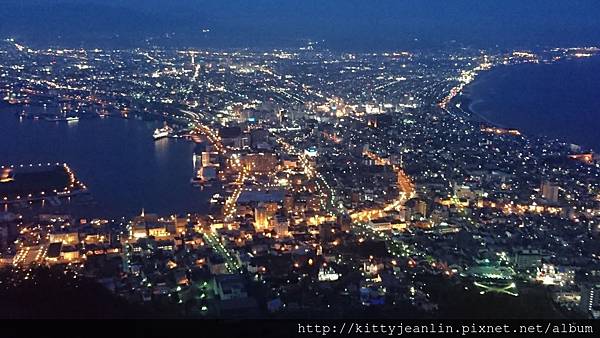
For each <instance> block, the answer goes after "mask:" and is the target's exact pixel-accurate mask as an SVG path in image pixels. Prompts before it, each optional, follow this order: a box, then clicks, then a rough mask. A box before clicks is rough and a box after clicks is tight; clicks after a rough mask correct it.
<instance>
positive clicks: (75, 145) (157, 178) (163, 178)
mask: <svg viewBox="0 0 600 338" xmlns="http://www.w3.org/2000/svg"><path fill="white" fill-rule="evenodd" d="M14 112H15V109H14V108H12V107H9V106H7V105H5V104H0V145H1V146H0V164H1V165H13V164H14V165H19V164H29V163H34V164H37V163H46V162H52V163H54V162H66V163H68V164H69V166H70V167H71V168H72V169H73V170H74V171H75V173H76V175H77V177H78V178H79V180H81V181H82V182H83V183H84V184H86V185H87V187H88V188H89V190H90V192H91V194H92V197H93V198H94V200H95V202H96V203H97V204H96V205H95V206H94V207H93V210H92V213H93V214H94V215H93V216H107V217H119V216H131V215H135V214H138V213H139V212H140V210H141V209H142V208H145V209H146V211H147V212H155V213H159V214H171V213H187V212H202V211H206V210H207V207H208V199H209V198H210V196H211V195H212V193H213V192H212V191H210V190H209V191H206V190H205V191H201V190H200V189H199V188H194V187H192V186H191V185H190V178H191V176H192V171H193V167H192V166H193V164H192V154H193V148H194V145H193V143H191V142H187V141H183V140H173V139H162V140H159V141H154V140H153V138H152V132H153V130H154V129H155V128H156V127H157V126H160V123H158V122H148V121H140V120H133V119H121V118H113V117H110V118H103V119H100V118H95V119H81V120H80V121H78V122H73V123H67V122H48V121H43V120H31V119H23V120H21V121H20V120H19V118H17V116H16V115H15V113H14Z"/></svg>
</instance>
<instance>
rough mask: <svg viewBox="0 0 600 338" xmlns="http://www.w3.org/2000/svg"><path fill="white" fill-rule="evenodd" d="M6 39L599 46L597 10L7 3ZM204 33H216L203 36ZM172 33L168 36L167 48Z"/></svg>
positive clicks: (520, 2) (572, 4)
mask: <svg viewBox="0 0 600 338" xmlns="http://www.w3.org/2000/svg"><path fill="white" fill-rule="evenodd" d="M0 4H1V6H0V11H1V12H0V13H1V14H0V15H1V17H2V20H0V36H2V37H6V36H11V37H15V38H18V39H23V40H25V41H28V42H29V43H33V44H36V45H41V46H44V45H65V46H94V45H108V46H135V45H144V39H145V38H147V37H154V39H153V40H152V41H154V42H155V43H160V44H173V45H177V46H195V47H258V48H260V47H276V46H279V47H289V46H298V45H301V44H302V43H303V42H304V41H306V39H311V40H326V45H327V47H329V48H333V49H340V50H390V49H397V48H403V47H421V48H428V47H434V48H435V47H438V46H440V45H443V44H444V43H449V42H451V41H452V40H456V41H457V42H459V43H461V44H465V45H472V46H478V47H489V46H495V45H499V46H501V47H509V48H515V47H527V46H537V45H540V46H544V47H547V46H554V45H563V46H564V45H592V44H593V45H598V44H600V20H599V19H598V18H599V17H600V1H597V0H586V1H579V0H569V1H563V0H561V1H554V0H527V1H524V0H503V1H496V0H479V1H473V0H468V1H467V0H427V1H424V0H368V1H366V0H363V1H357V0H252V1H249V0H176V1H165V0H110V1H106V0H103V1H100V0H0ZM202 29H210V30H211V31H210V32H209V33H202ZM166 33H174V34H170V35H169V38H165V34H166Z"/></svg>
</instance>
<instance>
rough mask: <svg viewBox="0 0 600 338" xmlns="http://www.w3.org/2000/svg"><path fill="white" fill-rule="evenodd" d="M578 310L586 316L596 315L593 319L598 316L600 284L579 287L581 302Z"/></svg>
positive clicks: (599, 311) (599, 309) (599, 310)
mask: <svg viewBox="0 0 600 338" xmlns="http://www.w3.org/2000/svg"><path fill="white" fill-rule="evenodd" d="M579 309H580V310H581V311H582V312H584V313H587V314H590V313H592V316H594V313H596V316H594V317H595V318H598V314H600V284H593V285H582V286H581V301H580V302H579Z"/></svg>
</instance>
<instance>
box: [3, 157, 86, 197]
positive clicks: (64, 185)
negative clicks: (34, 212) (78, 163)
mask: <svg viewBox="0 0 600 338" xmlns="http://www.w3.org/2000/svg"><path fill="white" fill-rule="evenodd" d="M0 178H1V179H0V203H2V204H4V205H8V204H22V203H25V202H33V201H48V202H49V203H51V204H52V203H56V204H59V202H58V199H60V198H68V197H71V196H75V195H79V194H82V193H87V187H86V186H85V185H84V184H83V183H81V182H80V181H79V180H78V179H77V178H76V177H75V173H74V172H73V171H72V170H71V168H69V166H68V165H67V164H66V163H62V164H61V163H45V164H41V163H39V164H27V165H10V166H1V167H0Z"/></svg>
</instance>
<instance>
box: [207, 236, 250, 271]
mask: <svg viewBox="0 0 600 338" xmlns="http://www.w3.org/2000/svg"><path fill="white" fill-rule="evenodd" d="M204 240H205V241H206V244H208V245H209V246H210V247H211V248H213V249H214V250H215V251H216V252H217V253H218V254H219V256H221V257H223V259H225V266H226V267H227V271H228V272H229V273H240V272H241V270H242V267H241V266H240V263H239V261H238V260H237V258H236V257H235V254H234V253H233V252H232V251H231V250H228V249H227V248H226V247H225V246H224V245H223V243H221V241H220V240H219V238H218V237H217V236H216V235H215V234H212V233H211V234H204Z"/></svg>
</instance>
